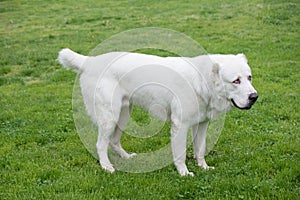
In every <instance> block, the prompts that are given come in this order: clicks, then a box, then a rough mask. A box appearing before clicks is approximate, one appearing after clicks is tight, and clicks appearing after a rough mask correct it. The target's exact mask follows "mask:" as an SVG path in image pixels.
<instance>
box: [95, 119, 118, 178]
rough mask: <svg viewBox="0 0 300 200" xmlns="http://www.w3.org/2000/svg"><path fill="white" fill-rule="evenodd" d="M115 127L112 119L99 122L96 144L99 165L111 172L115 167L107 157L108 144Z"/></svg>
mask: <svg viewBox="0 0 300 200" xmlns="http://www.w3.org/2000/svg"><path fill="white" fill-rule="evenodd" d="M115 128H116V123H115V122H114V121H113V120H111V121H105V122H102V123H100V125H99V129H98V140H97V144H96V147H97V152H98V156H99V162H100V165H101V167H102V168H103V169H104V170H106V171H108V172H111V173H113V172H114V171H115V169H114V167H113V165H112V164H111V162H110V160H109V158H108V145H109V141H110V137H111V135H112V134H113V132H114V130H115Z"/></svg>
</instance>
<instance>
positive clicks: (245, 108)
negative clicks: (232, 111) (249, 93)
mask: <svg viewBox="0 0 300 200" xmlns="http://www.w3.org/2000/svg"><path fill="white" fill-rule="evenodd" d="M230 100H231V102H232V104H233V105H234V106H235V107H237V108H238V109H241V110H249V109H250V108H251V106H252V105H248V106H246V107H240V106H238V105H237V104H236V103H235V102H234V100H233V99H230Z"/></svg>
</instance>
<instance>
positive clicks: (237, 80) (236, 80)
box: [232, 78, 241, 84]
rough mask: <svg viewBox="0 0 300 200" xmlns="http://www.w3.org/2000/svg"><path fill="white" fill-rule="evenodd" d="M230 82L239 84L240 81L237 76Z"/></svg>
mask: <svg viewBox="0 0 300 200" xmlns="http://www.w3.org/2000/svg"><path fill="white" fill-rule="evenodd" d="M232 83H234V84H240V83H241V80H240V79H239V78H237V79H235V80H234V81H232Z"/></svg>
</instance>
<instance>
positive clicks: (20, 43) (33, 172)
mask: <svg viewBox="0 0 300 200" xmlns="http://www.w3.org/2000/svg"><path fill="white" fill-rule="evenodd" d="M299 14H300V4H299V2H298V1H290V2H287V1H284V0H276V1H269V0H265V1H262V0H254V1H244V0H237V1H229V0H225V1H222V2H219V1H215V0H213V1H209V0H203V1H193V0H190V1H152V2H150V1H127V2H121V1H95V2H89V1H78V2H76V3H74V1H71V0H64V1H15V0H11V1H0V25H1V26H0V47H1V53H0V55H1V59H0V108H1V109H0V199H299V198H300V156H299V153H300V152H299V151H300V147H299V144H300V137H299V132H300V131H299V121H300V116H299V93H300V91H299V89H300V85H299V78H300V74H299V72H300V60H299V58H300V48H299V41H300V28H299V27H300V18H299ZM141 27H164V28H169V29H173V30H176V31H179V32H182V33H184V34H186V35H188V36H190V37H192V38H193V39H194V40H196V41H197V42H198V43H199V44H201V45H202V46H203V47H204V48H205V49H206V50H207V51H208V52H209V53H240V52H243V53H245V54H246V55H247V57H248V60H249V63H250V65H251V66H252V71H253V78H254V80H253V82H254V85H255V87H256V89H257V90H258V92H259V95H260V97H259V100H258V102H257V103H256V105H255V106H254V107H253V109H252V110H250V111H239V110H233V111H232V112H231V113H229V114H227V116H226V123H225V126H224V129H223V131H222V134H221V137H220V139H219V141H218V143H217V145H216V146H215V147H214V149H213V150H212V151H211V153H210V154H209V155H208V156H207V162H208V163H209V164H210V165H213V166H215V167H216V169H215V170H212V171H203V170H200V169H198V168H197V167H196V165H195V161H194V160H193V159H192V151H191V149H189V152H188V159H187V164H188V167H189V168H190V170H191V171H193V172H195V177H193V178H192V177H180V176H179V175H178V174H177V172H176V170H175V168H174V165H173V164H172V165H169V166H167V167H165V168H163V169H161V170H158V171H155V172H151V173H142V174H132V173H125V172H120V171H118V172H116V173H115V174H108V173H105V172H103V170H101V168H100V166H99V165H98V162H97V160H96V159H94V158H93V157H92V156H91V154H90V153H88V151H87V150H86V149H85V148H84V146H83V145H82V143H81V141H80V138H79V136H78V134H77V132H76V129H75V125H74V122H73V113H72V89H73V84H74V81H75V77H76V75H75V74H74V73H72V72H70V71H66V70H65V69H63V68H61V66H60V65H59V64H58V63H57V61H56V57H57V52H58V51H59V50H60V49H61V48H63V47H69V48H71V49H74V50H76V51H78V52H80V53H83V54H88V53H89V52H90V51H91V50H92V49H93V48H94V47H96V45H98V44H99V43H100V42H101V41H104V40H105V39H107V38H109V37H110V36H112V35H114V34H117V33H119V32H122V31H125V30H128V29H133V28H141ZM138 118H139V113H137V119H138ZM141 120H144V119H141ZM165 131H168V127H167V128H166V129H165ZM165 134H167V133H165ZM125 139H126V141H125V143H126V145H125V147H126V148H127V149H130V148H131V149H141V150H144V149H145V148H144V146H142V145H141V144H143V143H142V142H141V141H138V142H137V143H135V140H134V139H132V140H131V142H129V141H128V137H127V136H125ZM129 139H130V138H129ZM163 139H164V138H163ZM162 142H165V141H162ZM135 144H136V146H135ZM154 144H155V145H159V142H158V141H154ZM147 145H148V146H149V147H151V148H153V146H151V144H149V143H147V141H146V142H145V146H147ZM154 147H155V146H154Z"/></svg>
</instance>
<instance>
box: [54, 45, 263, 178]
mask: <svg viewBox="0 0 300 200" xmlns="http://www.w3.org/2000/svg"><path fill="white" fill-rule="evenodd" d="M58 60H59V62H60V63H61V64H62V65H63V66H64V67H66V68H71V69H73V70H75V71H76V72H78V73H80V86H81V90H82V95H83V98H84V103H85V106H86V109H87V112H88V114H89V115H90V116H91V118H92V119H93V121H94V122H95V123H96V124H97V125H98V132H99V136H98V141H97V144H96V146H97V152H98V156H99V161H100V164H101V166H102V168H103V169H105V170H107V171H109V172H114V171H115V169H114V167H113V165H112V164H111V162H110V160H109V158H108V154H107V149H108V146H109V145H111V147H112V149H113V150H114V151H116V152H117V153H118V154H119V155H120V156H122V157H125V158H130V157H132V156H133V155H135V154H129V153H127V152H126V151H125V150H124V149H123V148H122V147H121V144H120V138H121V134H122V130H123V129H124V127H125V125H126V123H127V122H128V119H129V113H130V108H131V105H132V104H137V105H139V106H141V107H143V108H145V109H147V110H148V111H149V112H151V113H152V114H153V115H154V116H156V117H159V118H162V119H164V120H170V121H171V147H172V153H173V160H174V163H175V166H176V168H177V170H178V172H179V173H180V175H182V176H185V175H192V176H193V173H192V172H189V170H188V168H187V166H186V164H185V159H186V140H187V132H188V129H189V128H192V132H193V138H194V141H193V142H194V150H195V157H196V160H197V162H198V166H200V167H202V168H204V169H209V168H210V167H209V166H208V165H207V164H206V162H205V159H204V155H205V148H206V130H207V126H208V122H209V120H211V119H212V118H214V117H216V116H217V115H218V114H220V113H222V112H227V111H229V110H230V109H231V108H232V107H233V106H235V107H237V108H239V109H250V108H251V106H252V105H253V104H254V103H255V101H256V100H257V98H258V95H257V92H256V90H255V89H254V88H253V86H252V84H251V77H252V75H251V70H250V67H249V66H248V64H247V59H246V57H245V55H244V54H238V55H203V56H198V57H193V58H182V57H166V58H163V57H158V56H152V55H145V54H138V53H128V52H127V53H126V52H112V53H107V54H103V55H99V56H96V57H88V56H83V55H80V54H77V53H75V52H73V51H71V50H70V49H63V50H61V51H60V52H59V56H58Z"/></svg>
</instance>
